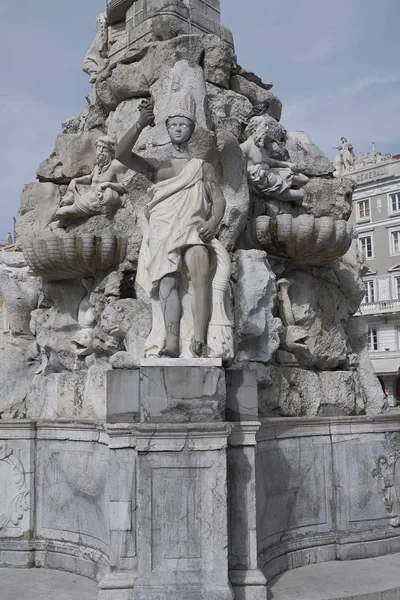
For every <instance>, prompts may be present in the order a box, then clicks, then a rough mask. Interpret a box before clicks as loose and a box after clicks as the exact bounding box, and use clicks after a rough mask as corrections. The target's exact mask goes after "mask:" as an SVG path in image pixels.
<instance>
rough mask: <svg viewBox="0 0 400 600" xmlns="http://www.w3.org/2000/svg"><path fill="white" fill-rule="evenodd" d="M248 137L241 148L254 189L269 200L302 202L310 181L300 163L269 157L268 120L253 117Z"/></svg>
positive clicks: (247, 133) (247, 130)
mask: <svg viewBox="0 0 400 600" xmlns="http://www.w3.org/2000/svg"><path fill="white" fill-rule="evenodd" d="M246 137H247V139H246V141H245V142H244V143H243V144H241V149H242V151H243V153H244V155H245V157H246V159H247V174H248V180H249V186H250V188H251V189H252V190H253V191H255V192H256V193H258V194H259V195H260V196H263V197H265V198H267V199H269V198H278V199H279V200H283V201H285V202H295V203H296V204H301V203H302V202H303V198H304V191H303V190H302V189H301V188H303V187H304V186H305V185H306V183H307V182H308V177H306V176H305V175H303V174H301V173H299V172H298V166H297V165H296V164H294V163H290V162H286V161H282V160H275V159H273V158H271V157H270V156H269V154H268V152H267V150H266V144H267V143H268V141H269V138H268V123H267V122H266V121H265V120H264V119H263V117H262V116H258V117H252V118H251V120H250V122H249V125H248V127H247V129H246Z"/></svg>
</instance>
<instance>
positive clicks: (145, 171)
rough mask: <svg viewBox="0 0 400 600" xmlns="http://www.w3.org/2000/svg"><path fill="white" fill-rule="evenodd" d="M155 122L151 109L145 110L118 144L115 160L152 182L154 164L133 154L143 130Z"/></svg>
mask: <svg viewBox="0 0 400 600" xmlns="http://www.w3.org/2000/svg"><path fill="white" fill-rule="evenodd" d="M153 121H154V113H153V111H152V109H151V108H144V109H143V110H142V111H141V113H140V117H139V120H138V121H137V123H135V125H133V127H131V128H130V129H129V131H128V132H127V133H126V134H125V135H124V137H123V138H122V139H121V141H120V142H119V143H118V145H117V148H116V150H115V158H116V159H117V160H119V162H121V163H122V164H123V165H125V166H126V167H128V169H132V171H136V173H142V175H145V176H146V177H147V178H148V179H150V180H152V179H153V175H154V170H155V167H154V164H152V163H151V162H150V161H148V160H146V159H145V158H143V156H139V154H136V152H133V147H134V146H135V144H136V142H137V140H138V139H139V136H140V134H141V133H142V131H143V129H144V128H145V127H147V125H150V123H152V122H153Z"/></svg>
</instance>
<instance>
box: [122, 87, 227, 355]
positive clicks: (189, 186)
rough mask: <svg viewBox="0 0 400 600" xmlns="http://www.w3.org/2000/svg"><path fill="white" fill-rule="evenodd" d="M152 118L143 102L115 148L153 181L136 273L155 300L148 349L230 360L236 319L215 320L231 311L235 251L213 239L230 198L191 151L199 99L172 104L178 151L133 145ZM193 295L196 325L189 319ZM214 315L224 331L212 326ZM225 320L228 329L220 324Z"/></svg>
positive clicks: (169, 124)
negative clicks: (139, 150) (141, 150)
mask: <svg viewBox="0 0 400 600" xmlns="http://www.w3.org/2000/svg"><path fill="white" fill-rule="evenodd" d="M153 123H154V113H153V109H152V107H151V106H150V105H149V106H144V107H142V110H141V114H140V117H139V120H138V122H137V123H136V124H135V125H134V126H133V127H132V128H131V129H130V130H129V131H128V133H126V134H125V136H124V137H123V138H122V140H121V141H120V143H119V144H118V146H117V152H116V156H117V158H118V160H120V161H121V162H122V163H123V164H124V165H126V166H127V167H128V168H130V169H133V170H134V171H136V172H138V173H142V174H143V175H145V176H146V177H147V178H148V179H149V180H150V181H151V182H152V183H153V185H152V186H151V187H150V188H149V190H148V196H149V199H150V200H149V203H148V204H147V207H146V214H145V225H144V232H143V242H142V247H141V252H140V257H139V266H138V273H137V278H136V282H137V283H138V284H139V285H141V286H142V287H143V288H144V289H145V290H146V291H147V292H148V294H149V295H150V297H151V299H152V304H153V324H152V332H151V334H150V337H149V339H148V341H147V346H146V355H147V356H154V355H159V356H168V357H172V358H176V357H178V356H180V355H185V356H193V355H194V356H197V357H206V356H214V357H215V356H221V357H224V358H227V357H228V356H229V355H231V354H232V353H233V341H232V340H231V337H232V332H231V324H230V322H229V320H228V319H227V317H226V315H225V316H224V315H221V314H220V315H219V316H218V317H217V318H216V319H215V317H216V314H215V313H216V311H222V313H224V307H223V304H224V295H225V292H226V288H227V286H228V282H229V277H230V261H229V255H228V254H227V252H226V250H225V249H224V248H223V246H222V244H221V243H220V242H218V240H216V239H215V237H214V236H215V234H216V232H217V229H218V226H219V224H220V222H221V220H222V218H223V216H224V212H225V199H224V196H223V193H222V191H221V188H220V186H219V183H218V181H217V177H216V174H215V172H214V169H213V167H212V166H211V165H210V164H208V163H206V162H205V161H203V160H201V159H199V158H192V157H191V156H190V155H189V151H188V144H189V141H190V139H191V137H192V134H193V131H194V129H195V126H196V105H195V101H194V99H193V98H192V97H191V96H189V95H186V96H184V97H183V98H180V100H179V101H178V102H176V103H175V104H174V105H173V106H171V107H170V109H169V114H168V116H167V119H166V127H167V130H168V134H169V137H170V140H171V154H170V157H169V158H168V159H167V160H157V159H151V158H150V159H145V158H143V157H142V156H139V155H138V154H136V153H135V152H133V151H132V149H133V147H134V146H135V144H136V142H137V140H138V138H139V136H140V134H141V132H142V131H143V129H144V128H145V127H146V126H148V125H152V124H153ZM188 294H189V296H190V297H191V313H192V319H193V327H191V326H189V325H188V324H187V319H186V317H185V308H184V304H185V298H186V300H187V295H188ZM221 319H222V320H221ZM215 320H217V321H218V324H217V326H216V327H217V329H218V327H219V332H218V331H214V329H213V323H214V321H215ZM223 321H224V322H225V325H226V327H225V328H224V326H223V327H222V330H221V327H220V326H221V322H223ZM190 330H192V331H193V333H192V334H191V335H192V339H191V340H189V352H187V349H186V350H185V347H186V346H185V344H186V345H187V342H188V339H187V336H188V332H189V331H190ZM222 331H225V333H221V332H222ZM221 335H222V337H221ZM185 340H186V342H185Z"/></svg>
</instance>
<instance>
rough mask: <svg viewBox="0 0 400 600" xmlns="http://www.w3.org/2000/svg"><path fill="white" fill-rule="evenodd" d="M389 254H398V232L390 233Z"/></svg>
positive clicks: (399, 236)
mask: <svg viewBox="0 0 400 600" xmlns="http://www.w3.org/2000/svg"><path fill="white" fill-rule="evenodd" d="M390 253H391V254H400V230H398V231H391V232H390Z"/></svg>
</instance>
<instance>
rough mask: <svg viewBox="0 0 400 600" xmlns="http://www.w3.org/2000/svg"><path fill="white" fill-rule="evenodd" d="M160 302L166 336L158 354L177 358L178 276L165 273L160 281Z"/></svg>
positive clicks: (179, 311)
mask: <svg viewBox="0 0 400 600" xmlns="http://www.w3.org/2000/svg"><path fill="white" fill-rule="evenodd" d="M159 296H160V304H161V310H162V313H163V317H164V323H165V330H166V337H165V345H164V348H163V349H162V350H161V352H160V356H170V357H171V358H178V356H179V354H180V351H179V322H180V318H181V303H180V299H179V276H178V275H177V274H173V275H166V276H165V277H163V278H162V279H161V281H160V289H159Z"/></svg>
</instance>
